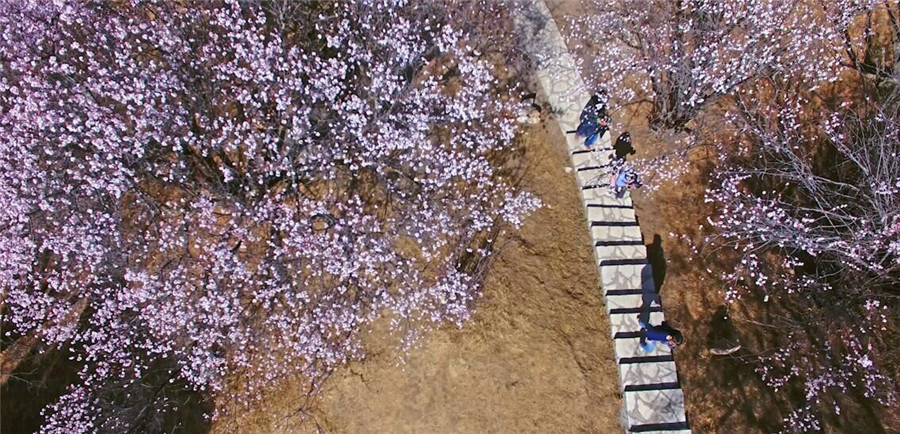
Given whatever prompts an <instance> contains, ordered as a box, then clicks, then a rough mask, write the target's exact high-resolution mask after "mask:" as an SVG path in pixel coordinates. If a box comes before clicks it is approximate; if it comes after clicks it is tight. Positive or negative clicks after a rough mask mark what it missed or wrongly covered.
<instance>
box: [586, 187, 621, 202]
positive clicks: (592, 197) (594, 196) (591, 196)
mask: <svg viewBox="0 0 900 434" xmlns="http://www.w3.org/2000/svg"><path fill="white" fill-rule="evenodd" d="M581 199H582V201H583V202H584V205H585V206H587V207H592V206H604V205H621V206H628V207H631V206H632V203H631V195H628V194H626V195H625V196H624V197H622V198H621V199H617V198H616V197H615V196H613V195H612V194H610V193H609V188H607V187H602V188H589V189H582V190H581Z"/></svg>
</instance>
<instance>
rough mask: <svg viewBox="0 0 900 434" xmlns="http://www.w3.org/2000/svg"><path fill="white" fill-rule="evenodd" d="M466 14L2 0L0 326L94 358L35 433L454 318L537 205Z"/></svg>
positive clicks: (355, 353) (147, 407) (262, 378)
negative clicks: (378, 334) (522, 184)
mask: <svg viewBox="0 0 900 434" xmlns="http://www.w3.org/2000/svg"><path fill="white" fill-rule="evenodd" d="M475 6H477V5H475V4H468V3H461V2H448V3H444V2H405V1H382V0H364V1H353V2H343V1H335V2H288V1H251V2H238V1H236V0H222V1H202V2H167V1H154V0H148V1H139V0H134V1H126V2H111V3H107V2H95V1H85V2H65V3H63V2H53V1H36V2H17V1H3V2H0V29H2V31H0V34H2V35H3V40H2V42H0V137H2V141H0V251H2V252H3V260H2V261H0V288H2V291H3V292H2V298H0V306H2V309H3V310H4V318H3V321H4V330H7V331H6V336H7V338H9V339H15V338H17V337H32V338H37V339H38V340H39V341H40V342H41V343H42V345H46V346H49V347H58V348H65V349H67V351H70V353H71V359H72V360H73V362H74V363H78V364H79V366H81V368H80V374H79V378H80V381H79V382H77V383H76V384H72V385H71V386H70V389H69V393H68V394H66V395H65V396H62V397H61V398H60V399H59V401H58V402H56V403H55V404H53V405H51V406H49V407H48V408H47V409H46V411H45V416H46V423H45V426H44V430H45V431H47V432H87V431H94V430H98V429H102V430H112V431H125V430H160V429H163V427H164V426H165V424H166V423H167V422H166V421H167V420H169V419H166V418H167V417H169V418H171V417H172V416H166V414H172V413H173V412H175V413H177V410H178V408H177V407H178V405H179V404H178V399H176V395H177V394H176V392H177V390H180V389H188V390H193V391H196V392H198V393H200V394H201V395H202V396H205V397H207V398H209V399H212V400H214V401H215V402H216V403H217V404H219V407H218V409H217V411H218V413H221V412H223V411H227V410H228V408H229V405H231V404H234V405H242V404H246V403H248V402H250V401H251V400H253V399H254V398H256V397H258V396H259V395H260V393H262V392H263V391H264V390H265V389H266V388H267V387H269V386H271V385H274V384H276V383H278V382H279V381H281V380H284V379H285V378H288V377H292V376H296V375H297V374H303V375H306V376H307V378H309V379H310V381H311V382H312V384H314V385H315V384H317V383H316V382H317V379H318V378H320V377H321V376H323V375H326V374H327V373H328V372H329V371H330V370H331V369H333V368H334V367H335V366H338V365H339V364H342V363H344V362H346V361H348V360H351V359H355V358H358V357H361V356H362V355H363V354H364V352H365V348H363V346H362V344H361V342H360V339H359V334H360V332H361V331H362V330H365V329H366V328H367V327H368V326H369V325H370V324H372V323H373V322H374V321H376V320H378V319H379V318H385V320H386V321H389V322H390V324H391V327H392V329H393V330H395V331H397V332H398V333H399V335H400V339H401V340H402V342H403V343H404V345H410V344H412V343H414V342H415V340H416V338H417V336H418V335H419V333H420V332H421V331H423V330H427V329H428V328H430V327H434V326H437V325H440V324H444V323H452V324H457V325H460V324H462V323H463V322H464V321H466V320H467V319H468V318H469V316H470V314H471V312H472V307H473V305H472V303H473V302H474V300H475V299H476V298H477V297H478V291H479V282H480V280H479V277H480V272H481V270H482V269H483V266H484V264H485V261H486V260H487V259H488V258H489V257H490V256H491V254H492V247H493V244H494V242H495V240H496V239H497V237H498V236H499V234H500V232H501V231H502V230H503V229H504V228H506V227H510V226H518V225H520V224H521V223H522V219H523V217H524V216H525V215H527V214H528V213H529V212H531V211H532V210H534V209H535V208H536V207H538V206H539V202H538V201H537V199H536V198H535V197H533V196H532V195H530V194H527V193H523V192H521V191H519V190H518V189H517V188H516V186H515V184H514V179H515V176H514V175H515V171H516V165H517V163H516V159H515V153H514V152H512V151H513V150H514V148H515V141H514V140H513V137H514V134H515V125H514V122H513V121H512V119H513V118H514V113H515V112H516V110H517V108H518V107H517V104H516V103H515V102H514V101H515V99H514V98H512V95H514V93H515V92H516V89H515V86H514V84H511V83H508V82H507V81H506V79H505V75H504V74H503V71H500V70H499V69H498V68H497V66H496V65H495V64H494V63H492V62H491V61H490V60H491V59H492V57H491V56H494V55H496V54H498V53H505V51H504V50H508V49H509V47H510V46H509V45H508V39H504V36H503V35H504V34H503V33H502V32H499V33H498V32H496V31H494V30H496V29H495V28H492V31H487V30H488V29H486V26H487V25H488V24H490V25H491V26H493V27H496V26H497V25H503V24H502V22H503V21H502V20H497V19H495V20H492V21H488V20H485V19H483V17H480V18H479V16H478V15H479V14H480V15H493V16H495V17H501V18H502V17H503V14H504V9H503V8H502V7H501V6H502V5H500V4H497V5H493V6H485V5H481V6H480V7H478V8H476V7H475ZM498 23H499V24H498ZM79 304H84V305H85V306H83V307H82V308H81V309H74V310H73V307H76V306H79ZM73 312H75V313H76V315H75V316H76V318H74V319H73V318H71V317H72V315H73ZM173 389H174V390H175V391H174V392H173ZM176 419H177V418H176Z"/></svg>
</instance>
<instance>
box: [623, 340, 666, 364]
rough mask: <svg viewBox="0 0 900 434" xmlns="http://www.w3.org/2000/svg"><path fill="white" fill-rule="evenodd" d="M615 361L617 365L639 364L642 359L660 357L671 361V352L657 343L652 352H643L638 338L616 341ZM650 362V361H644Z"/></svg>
mask: <svg viewBox="0 0 900 434" xmlns="http://www.w3.org/2000/svg"><path fill="white" fill-rule="evenodd" d="M614 342H615V351H616V360H617V361H618V362H619V363H641V362H643V361H642V360H641V359H642V358H647V357H649V358H651V359H652V358H654V357H662V359H664V360H673V359H672V350H671V349H670V348H669V347H668V346H667V345H666V344H664V343H661V342H658V343H657V344H656V345H654V346H653V351H649V352H648V351H644V349H643V348H641V346H640V338H625V339H616V340H614ZM646 361H650V359H648V360H646Z"/></svg>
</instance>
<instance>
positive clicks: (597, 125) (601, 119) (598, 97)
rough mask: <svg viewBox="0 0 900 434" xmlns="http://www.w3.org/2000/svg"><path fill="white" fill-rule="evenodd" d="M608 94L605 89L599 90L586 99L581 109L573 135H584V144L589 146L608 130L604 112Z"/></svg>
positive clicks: (608, 119) (607, 120)
mask: <svg viewBox="0 0 900 434" xmlns="http://www.w3.org/2000/svg"><path fill="white" fill-rule="evenodd" d="M608 100H609V96H608V95H607V94H606V91H605V90H599V91H597V92H596V93H595V94H594V95H592V96H591V99H590V100H588V102H587V104H586V105H585V106H584V109H583V110H581V116H580V117H579V118H580V121H581V122H580V123H579V124H578V128H577V129H575V135H576V136H578V137H584V138H585V140H584V146H587V147H588V148H590V147H591V146H594V144H596V143H597V140H599V139H600V138H601V137H603V135H604V134H606V132H607V131H609V122H610V120H611V119H610V117H609V114H608V113H606V104H607V101H608Z"/></svg>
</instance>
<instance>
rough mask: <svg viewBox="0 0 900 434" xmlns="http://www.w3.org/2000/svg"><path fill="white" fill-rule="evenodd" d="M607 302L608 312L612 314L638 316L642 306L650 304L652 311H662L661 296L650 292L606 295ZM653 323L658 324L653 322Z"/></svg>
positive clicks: (605, 300)
mask: <svg viewBox="0 0 900 434" xmlns="http://www.w3.org/2000/svg"><path fill="white" fill-rule="evenodd" d="M603 300H604V302H605V303H606V313H608V314H612V313H613V312H615V313H616V314H633V315H635V316H637V314H638V313H640V307H641V306H645V305H646V306H650V307H649V310H650V311H651V312H657V311H661V310H662V309H661V308H660V305H659V297H658V296H657V295H656V294H654V293H650V292H646V293H643V294H625V295H606V296H605V297H604V299H603ZM651 324H656V323H654V322H651Z"/></svg>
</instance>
